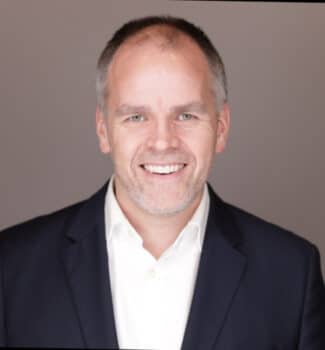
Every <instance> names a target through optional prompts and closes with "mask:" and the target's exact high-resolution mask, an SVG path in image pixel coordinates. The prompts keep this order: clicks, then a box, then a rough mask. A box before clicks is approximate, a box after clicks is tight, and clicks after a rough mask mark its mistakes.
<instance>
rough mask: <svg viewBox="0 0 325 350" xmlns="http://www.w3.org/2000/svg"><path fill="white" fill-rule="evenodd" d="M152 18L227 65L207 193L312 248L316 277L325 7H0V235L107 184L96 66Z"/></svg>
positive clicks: (40, 1)
mask: <svg viewBox="0 0 325 350" xmlns="http://www.w3.org/2000/svg"><path fill="white" fill-rule="evenodd" d="M149 14H172V15H179V16H184V17H185V18H187V19H189V20H193V21H194V22H195V23H197V24H198V25H200V26H201V27H202V28H203V29H204V30H205V31H206V32H207V33H208V35H209V36H210V37H211V39H212V41H213V42H214V43H215V45H216V47H217V48H218V50H219V51H220V53H221V55H222V57H223V59H224V61H225V63H226V70H227V73H228V79H229V90H230V106H231V111H232V124H231V126H232V129H231V134H230V139H229V145H228V148H227V150H226V152H225V153H224V154H222V155H220V156H218V157H217V158H216V164H215V167H214V168H213V172H212V174H211V177H210V182H211V183H212V185H213V186H214V188H215V189H216V190H217V192H218V193H219V194H220V195H221V196H222V197H223V198H224V199H225V200H227V201H229V202H232V203H233V204H235V205H238V206H240V207H242V208H244V209H246V210H248V211H250V212H253V213H255V214H256V215H258V216H261V217H263V218H265V219H266V220H269V221H272V222H274V223H277V224H279V225H281V226H283V227H285V228H288V229H290V230H293V231H295V232H296V233H298V234H299V235H301V236H304V237H306V238H307V239H309V240H310V241H312V242H314V243H315V244H317V245H318V247H319V248H320V251H321V254H322V263H323V269H324V268H325V237H324V228H323V217H324V204H323V203H324V194H325V193H324V192H325V191H324V185H323V183H324V179H325V165H324V149H325V147H324V146H325V141H324V137H323V135H324V131H325V116H324V111H325V96H324V91H325V76H324V62H325V40H324V35H325V5H323V4H281V3H274V4H272V3H259V4H254V3H237V2H234V3H231V2H165V1H161V2H157V1H135V2H131V1H125V2H123V1H122V2H121V1H119V2H117V1H116V2H115V1H114V2H111V1H99V0H97V1H96V0H95V1H94V0H92V1H79V0H61V1H57V0H56V1H52V0H48V1H44V0H29V1H23V0H21V1H17V0H14V1H13V0H0V43H1V46H0V50H1V51H0V52H1V54H0V77H1V79H0V114H1V128H0V143H1V144H0V152H1V154H0V156H1V158H0V161H1V163H0V164H1V187H0V191H1V192H0V200H1V202H0V203H1V204H0V205H1V210H0V228H4V227H7V226H9V225H12V224H15V223H17V222H21V221H23V220H26V219H28V218H31V217H34V216H36V215H40V214H44V213H47V212H51V211H54V210H56V209H58V208H60V207H62V206H66V205H69V204H71V203H73V202H75V201H78V200H81V199H83V198H85V197H87V196H89V195H90V194H91V193H93V192H94V191H96V190H97V189H98V188H99V187H100V186H101V185H102V184H103V183H104V181H105V180H106V179H107V178H108V176H109V175H110V174H111V171H112V168H111V163H110V162H109V161H108V160H107V159H106V158H105V157H104V156H102V155H101V154H100V153H99V150H98V146H97V140H96V136H95V130H94V111H95V89H94V77H95V64H96V60H97V57H98V55H99V53H100V51H101V50H102V48H103V46H104V44H105V42H106V41H107V39H108V38H109V37H110V36H111V34H112V33H113V31H114V30H115V29H117V27H118V26H120V25H121V24H122V23H123V22H125V21H126V20H128V19H130V18H133V17H137V16H144V15H149ZM274 253H275V254H276V252H274ZM323 271H325V269H324V270H323Z"/></svg>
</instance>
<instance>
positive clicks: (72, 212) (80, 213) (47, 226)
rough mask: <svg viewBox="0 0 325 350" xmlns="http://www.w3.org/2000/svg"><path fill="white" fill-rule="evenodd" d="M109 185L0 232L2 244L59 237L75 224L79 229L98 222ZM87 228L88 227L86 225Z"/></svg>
mask: <svg viewBox="0 0 325 350" xmlns="http://www.w3.org/2000/svg"><path fill="white" fill-rule="evenodd" d="M106 189H107V183H106V184H105V185H104V186H103V187H102V188H100V189H99V190H98V191H97V192H95V193H94V194H93V195H91V196H90V197H88V198H86V199H84V200H82V201H79V202H77V203H74V204H71V205H69V206H66V207H64V208H61V209H59V210H56V211H54V212H52V213H49V214H46V215H41V216H37V217H35V218H33V219H30V220H27V221H24V222H22V223H19V224H16V225H14V226H11V227H8V228H6V229H4V230H3V231H1V232H0V243H1V242H4V241H12V242H13V241H17V240H24V241H26V242H27V241H31V240H33V239H37V238H38V237H39V236H42V237H44V239H46V237H51V236H59V235H60V234H62V233H64V232H67V231H68V229H69V228H70V226H71V225H72V224H73V223H76V221H77V223H78V225H79V227H83V225H84V224H87V223H90V222H91V221H95V220H96V213H98V211H99V208H100V209H103V207H104V197H105V193H106ZM84 226H86V225H84Z"/></svg>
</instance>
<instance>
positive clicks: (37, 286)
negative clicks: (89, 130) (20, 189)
mask: <svg viewBox="0 0 325 350" xmlns="http://www.w3.org/2000/svg"><path fill="white" fill-rule="evenodd" d="M106 189H107V184H106V185H105V186H104V187H103V188H102V189H100V190H99V191H98V192H97V193H96V194H95V195H93V196H92V197H91V198H89V199H87V200H85V201H83V202H81V203H78V204H75V205H73V206H71V207H68V208H65V209H62V210H60V211H58V212H56V213H54V214H50V215H47V216H42V217H39V218H36V219H33V220H30V221H28V222H26V223H23V224H20V225H17V226H15V227H12V228H9V229H7V230H5V231H3V232H2V233H1V236H0V237H1V238H0V259H1V263H0V273H1V275H0V346H11V347H20V346H23V347H56V348H60V347H63V348H69V347H74V348H118V342H117V336H116V330H115V322H114V315H113V305H112V297H111V291H110V279H109V269H108V259H107V249H106V241H105V225H104V200H105V193H106ZM209 195H210V203H211V204H210V211H209V216H208V223H207V229H206V234H205V240H204V244H203V249H202V255H201V259H200V265H199V270H198V276H197V280H196V285H195V290H194V296H193V300H192V304H191V309H190V314H189V318H188V322H187V326H186V330H185V335H184V339H183V345H182V350H200V349H203V350H212V349H214V350H235V349H238V350H239V349H240V350H245V349H247V350H271V349H272V350H276V349H277V350H294V349H297V350H324V349H325V289H324V282H323V279H322V275H321V270H320V257H319V253H318V250H317V248H316V247H315V246H314V245H313V244H311V243H309V242H308V241H306V240H305V239H303V238H301V237H299V236H297V235H295V234H293V233H290V232H288V231H286V230H284V229H281V228H279V227H278V226H275V225H273V224H270V223H267V222H265V221H263V220H261V219H259V218H257V217H255V216H253V215H251V214H248V213H246V212H244V211H242V210H241V209H238V208H236V207H234V206H232V205H229V204H227V203H225V202H223V201H222V200H221V199H220V198H219V197H218V196H217V195H216V194H215V193H214V192H213V190H212V189H211V187H209ZM171 317H173V315H172V314H171Z"/></svg>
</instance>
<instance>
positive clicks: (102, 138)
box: [96, 106, 111, 154]
mask: <svg viewBox="0 0 325 350" xmlns="http://www.w3.org/2000/svg"><path fill="white" fill-rule="evenodd" d="M96 133H97V137H98V141H99V148H100V150H101V151H102V152H103V153H105V154H107V153H109V152H110V151H111V147H110V144H109V140H108V130H107V124H106V122H105V117H104V115H103V112H102V110H101V109H100V108H99V107H98V106H97V108H96Z"/></svg>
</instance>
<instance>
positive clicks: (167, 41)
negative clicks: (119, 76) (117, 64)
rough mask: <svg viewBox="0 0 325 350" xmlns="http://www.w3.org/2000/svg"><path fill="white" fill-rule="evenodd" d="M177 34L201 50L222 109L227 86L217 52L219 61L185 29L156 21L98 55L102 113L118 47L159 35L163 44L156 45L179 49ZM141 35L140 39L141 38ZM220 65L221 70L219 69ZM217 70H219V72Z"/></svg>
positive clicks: (105, 107)
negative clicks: (110, 49) (109, 75)
mask: <svg viewBox="0 0 325 350" xmlns="http://www.w3.org/2000/svg"><path fill="white" fill-rule="evenodd" d="M155 27H156V28H155ZM171 33H174V34H177V35H175V36H171V35H170V34H171ZM150 34H151V35H150ZM179 34H180V35H181V36H183V38H184V37H185V38H187V39H189V40H190V41H191V42H192V43H193V44H194V45H196V46H197V47H198V48H199V50H200V51H201V52H202V54H203V55H204V57H205V58H206V60H207V63H208V66H209V69H210V72H211V77H212V78H213V80H214V83H213V84H212V87H211V90H212V91H211V92H212V93H213V95H214V96H215V102H216V109H217V111H218V112H219V111H220V110H221V109H222V107H223V104H224V103H226V102H227V86H226V77H225V72H224V66H223V62H222V60H221V58H220V56H219V54H218V53H217V56H219V57H218V58H219V59H220V62H217V60H215V59H214V60H213V59H212V58H211V57H209V56H208V54H207V52H205V51H204V50H203V49H202V47H201V46H200V45H199V43H198V42H197V40H196V39H195V38H193V37H192V36H191V35H190V34H189V33H187V32H186V31H184V30H181V29H180V28H178V27H177V26H175V25H173V24H172V23H156V24H150V25H147V26H145V27H143V28H141V29H139V30H137V31H135V32H134V33H132V34H129V35H128V36H126V37H125V38H124V40H122V41H121V42H120V43H119V44H118V45H117V46H116V48H115V49H113V50H112V54H111V55H109V57H108V59H107V58H106V59H101V58H102V55H101V56H100V58H99V61H98V65H97V74H96V92H97V106H98V107H99V108H100V110H101V111H102V113H103V114H104V115H107V99H108V96H109V87H108V81H109V79H108V74H109V69H110V67H111V64H112V62H113V60H114V57H115V56H116V54H117V52H118V51H119V50H120V48H121V47H123V46H124V45H125V44H128V43H130V42H131V43H132V41H134V40H135V39H136V37H137V36H138V37H139V40H138V42H133V44H135V45H141V44H142V43H143V42H146V41H149V40H154V39H155V38H158V39H159V37H160V38H161V39H162V43H163V45H161V44H160V45H157V46H160V49H162V50H164V49H165V48H166V47H167V48H168V49H172V50H178V49H179V48H178V44H179V42H181V40H182V38H181V39H179ZM141 35H142V39H141ZM183 40H184V39H183ZM175 43H176V45H175ZM211 45H212V44H211ZM212 46H213V45H212ZM106 48H107V46H106ZM106 48H105V49H106ZM213 48H214V47H213ZM213 61H215V62H213ZM213 63H214V64H213ZM220 66H221V67H222V70H221V71H220ZM217 70H219V72H218V71H217ZM220 80H222V81H220Z"/></svg>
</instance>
